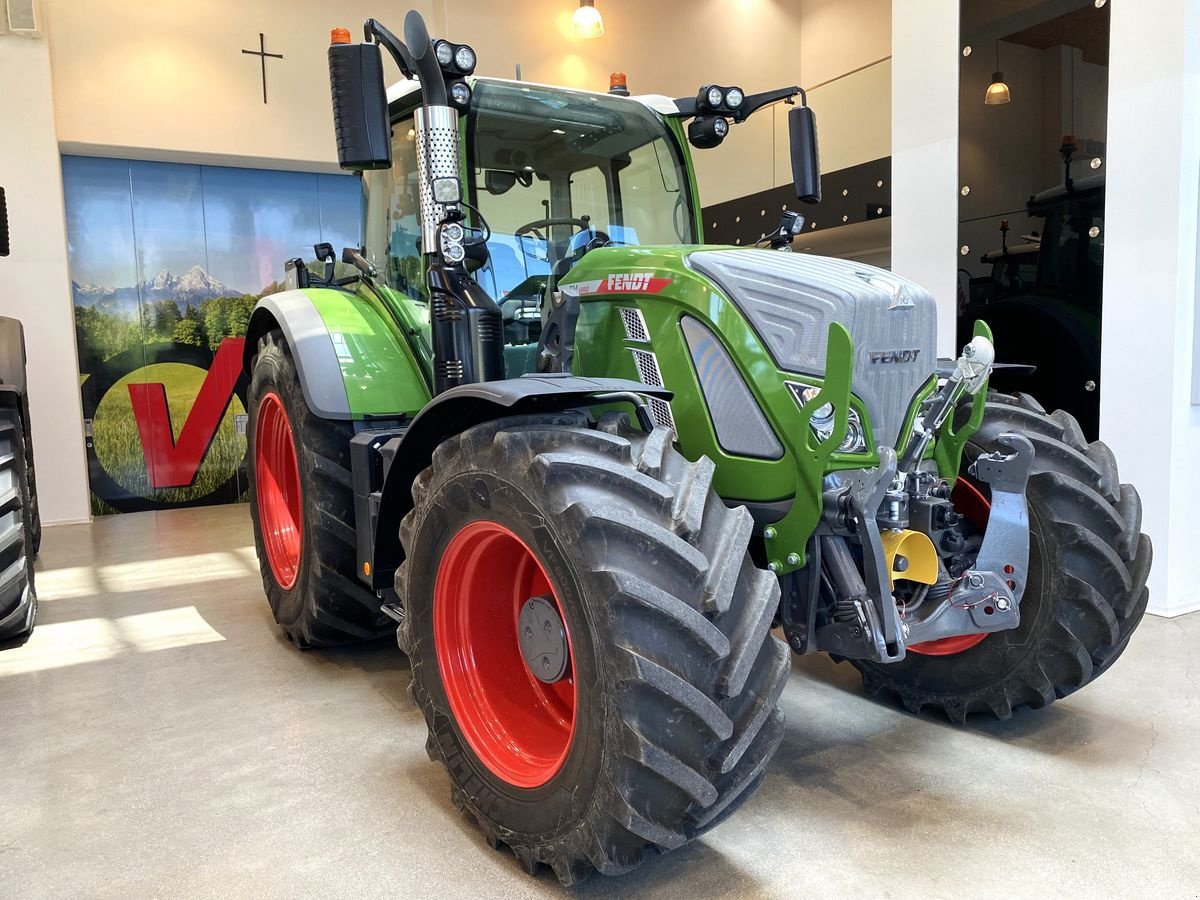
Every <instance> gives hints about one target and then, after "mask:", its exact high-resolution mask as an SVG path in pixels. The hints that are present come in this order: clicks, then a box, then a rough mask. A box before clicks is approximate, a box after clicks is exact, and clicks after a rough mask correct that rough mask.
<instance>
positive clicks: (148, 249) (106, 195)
mask: <svg viewBox="0 0 1200 900" xmlns="http://www.w3.org/2000/svg"><path fill="white" fill-rule="evenodd" d="M63 187H64V195H65V201H66V211H67V235H68V242H69V250H70V265H71V277H72V283H71V290H72V300H73V303H74V307H75V333H76V342H77V347H78V353H79V370H80V391H81V395H82V400H83V410H84V420H85V422H84V430H85V441H86V444H87V453H88V475H89V480H90V483H91V492H92V511H93V512H94V513H95V514H98V515H103V514H107V513H113V512H130V511H139V510H147V509H163V508H170V507H175V506H196V505H206V504H212V503H229V502H235V501H238V500H244V499H245V494H246V488H247V485H246V472H245V465H246V463H245V455H246V438H245V420H246V415H245V392H246V379H245V376H244V375H243V374H242V372H241V359H242V348H243V342H244V341H243V339H244V337H245V334H246V327H247V325H248V324H249V321H250V314H251V312H252V311H253V309H254V305H255V303H257V301H258V299H259V298H260V297H262V296H263V295H264V294H267V293H272V292H274V291H278V290H280V282H281V281H282V275H283V261H284V260H285V259H289V258H292V257H302V258H305V259H310V258H311V257H312V245H313V244H314V243H317V242H320V241H329V242H330V243H332V244H333V245H334V246H335V247H339V248H340V247H343V246H351V245H354V246H357V245H358V244H359V233H360V227H361V226H360V223H361V211H360V204H361V191H360V188H359V184H358V181H357V179H355V178H352V177H349V176H343V175H324V174H307V173H298V172H274V171H269V170H263V169H236V168H226V167H217V166H194V165H181V164H175V163H151V162H131V161H127V160H111V159H96V158H91V157H79V156H64V157H63Z"/></svg>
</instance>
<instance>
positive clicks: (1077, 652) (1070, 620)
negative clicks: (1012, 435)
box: [853, 394, 1152, 723]
mask: <svg viewBox="0 0 1200 900" xmlns="http://www.w3.org/2000/svg"><path fill="white" fill-rule="evenodd" d="M1005 432H1016V433H1018V434H1021V435H1023V436H1025V437H1027V438H1028V439H1029V440H1030V441H1031V442H1032V443H1033V446H1034V450H1035V453H1036V455H1035V458H1034V462H1033V468H1032V470H1031V474H1030V478H1029V484H1028V488H1027V492H1026V496H1027V499H1028V504H1029V527H1030V547H1029V579H1028V584H1027V586H1026V588H1025V594H1024V596H1023V597H1022V598H1021V607H1020V610H1021V624H1020V625H1018V626H1017V627H1016V628H1015V629H1012V630H1011V631H1000V632H996V633H993V634H989V635H987V636H986V637H985V638H984V640H983V641H981V642H980V643H978V644H976V645H975V646H973V647H971V648H970V649H967V650H964V651H963V652H961V653H955V654H953V655H947V656H923V655H920V654H918V653H911V652H910V653H908V654H907V655H906V656H905V658H904V659H903V660H902V661H901V662H899V663H894V664H892V665H880V664H878V663H872V662H867V661H863V660H856V661H853V662H854V665H855V666H856V667H857V668H858V669H859V670H860V671H861V672H862V676H863V683H864V684H865V686H866V688H867V690H868V691H870V692H871V693H872V694H884V695H890V696H892V697H895V698H897V699H898V700H899V701H900V702H901V703H903V705H904V706H905V708H906V709H908V710H909V711H911V712H914V713H915V712H920V710H921V709H922V708H923V707H925V706H931V707H934V708H937V709H941V710H942V711H944V712H945V714H946V715H947V716H948V717H949V718H950V719H951V720H952V721H955V722H960V723H961V722H963V721H965V719H966V717H967V715H968V714H970V713H974V712H990V713H991V714H992V715H994V716H996V717H997V718H1000V719H1007V718H1009V717H1010V716H1011V715H1012V711H1013V709H1014V708H1017V707H1020V706H1029V707H1032V708H1040V707H1043V706H1048V705H1049V704H1051V703H1053V702H1054V701H1055V700H1056V699H1059V698H1061V697H1065V696H1067V695H1068V694H1071V693H1073V692H1075V691H1077V690H1079V688H1081V687H1083V686H1084V685H1086V684H1088V683H1090V682H1091V681H1094V680H1095V679H1096V678H1097V677H1098V676H1099V675H1100V674H1101V673H1103V672H1104V671H1106V670H1107V669H1108V668H1109V667H1110V666H1111V665H1112V664H1113V663H1114V662H1115V661H1116V659H1117V657H1119V656H1120V655H1121V654H1122V653H1123V652H1124V650H1125V648H1126V646H1128V644H1129V638H1130V636H1131V635H1132V634H1133V631H1134V629H1135V628H1137V626H1138V623H1139V622H1141V620H1142V616H1143V615H1144V613H1145V612H1146V604H1147V602H1148V601H1149V597H1150V593H1149V590H1148V589H1147V588H1146V578H1147V576H1148V575H1149V573H1150V562H1151V557H1152V552H1151V547H1150V539H1149V538H1148V537H1147V536H1146V535H1144V534H1142V533H1141V523H1142V503H1141V499H1140V498H1139V497H1138V493H1137V491H1136V490H1135V489H1134V488H1133V486H1132V485H1128V484H1121V483H1120V482H1119V480H1118V477H1117V466H1116V461H1115V460H1114V458H1113V455H1112V451H1110V450H1109V449H1108V447H1107V446H1105V445H1104V444H1103V443H1101V442H1099V441H1096V442H1093V443H1091V444H1089V443H1088V442H1087V441H1086V440H1085V439H1084V437H1083V433H1082V431H1081V430H1080V428H1079V425H1078V423H1077V422H1076V421H1075V419H1074V418H1072V417H1071V416H1070V415H1068V414H1067V413H1065V412H1062V411H1061V410H1059V411H1057V412H1054V413H1047V412H1046V411H1045V409H1043V408H1042V406H1041V405H1040V404H1039V403H1038V402H1037V401H1036V400H1034V399H1033V398H1032V397H1029V396H1028V395H1025V394H1017V395H1013V396H1010V395H1006V394H989V396H988V401H987V408H986V412H985V413H984V418H983V424H982V425H981V426H980V428H979V431H978V432H977V433H976V434H975V435H973V436H972V438H971V440H970V442H969V443H968V444H967V447H966V450H965V452H964V456H965V457H966V459H965V460H964V468H965V464H966V463H967V462H970V461H973V460H974V459H975V457H977V456H979V454H981V453H985V452H991V451H994V450H997V449H999V447H1000V445H999V444H998V442H997V439H998V438H999V436H1000V435H1001V434H1003V433H1005Z"/></svg>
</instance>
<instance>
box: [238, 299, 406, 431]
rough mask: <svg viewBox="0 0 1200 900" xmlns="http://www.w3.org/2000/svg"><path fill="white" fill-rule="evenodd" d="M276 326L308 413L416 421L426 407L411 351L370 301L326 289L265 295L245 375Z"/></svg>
mask: <svg viewBox="0 0 1200 900" xmlns="http://www.w3.org/2000/svg"><path fill="white" fill-rule="evenodd" d="M276 328H278V329H279V330H280V331H282V332H283V336H284V338H285V339H286V340H287V343H288V348H289V349H290V350H291V353H292V358H293V359H294V360H295V361H296V371H297V373H298V374H299V376H300V387H301V388H302V390H303V392H304V399H305V401H306V402H307V403H308V407H309V409H311V410H312V411H313V413H315V414H316V415H318V416H320V417H322V418H324V419H342V420H354V419H367V418H372V417H377V418H396V417H399V416H402V415H410V416H411V415H416V413H417V412H418V411H419V410H420V409H421V408H422V407H423V406H425V404H426V403H428V402H429V386H428V383H427V382H426V379H425V376H424V374H423V373H422V371H421V368H420V366H419V365H418V364H417V361H416V359H415V357H414V356H413V354H412V350H411V349H410V348H409V346H408V343H407V341H406V340H405V338H404V336H403V335H402V334H401V332H400V330H399V328H398V327H397V326H396V325H395V323H394V322H393V321H392V320H391V318H390V317H389V316H388V315H387V313H386V312H385V311H384V310H383V308H382V306H381V305H380V304H379V303H378V302H376V301H374V300H373V298H370V297H367V296H364V295H363V294H357V293H351V292H350V291H341V290H333V289H329V288H305V289H302V290H296V291H283V292H281V293H278V294H268V295H267V296H266V297H263V298H262V299H261V300H259V301H258V305H257V306H255V308H254V312H253V314H252V315H251V316H250V324H249V327H248V328H247V329H246V344H245V349H244V350H243V354H244V355H243V358H242V366H243V368H244V369H245V371H246V375H247V376H248V377H249V376H250V374H251V371H250V370H251V368H252V366H253V363H254V355H255V353H257V352H258V342H259V340H260V339H261V338H262V337H263V335H265V334H267V333H268V332H270V331H272V330H273V329H276Z"/></svg>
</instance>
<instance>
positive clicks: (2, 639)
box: [0, 188, 42, 648]
mask: <svg viewBox="0 0 1200 900" xmlns="http://www.w3.org/2000/svg"><path fill="white" fill-rule="evenodd" d="M8 253H9V245H8V206H7V202H6V200H5V195H4V189H3V188H0V256H8ZM25 384H26V379H25V332H24V329H22V327H21V323H20V322H18V321H17V320H16V319H10V318H8V317H6V316H0V648H3V647H4V646H6V645H8V644H9V643H14V642H16V641H19V640H21V639H23V638H25V637H27V636H28V635H29V633H30V632H31V631H33V620H34V616H35V615H36V613H37V595H36V594H35V593H34V588H33V558H34V557H35V556H36V555H37V552H38V545H39V544H41V540H42V523H41V519H40V517H39V516H38V508H37V488H36V486H35V484H34V480H33V442H32V440H31V439H30V434H29V402H28V399H27V397H26V394H25Z"/></svg>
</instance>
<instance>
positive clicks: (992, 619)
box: [765, 327, 1034, 663]
mask: <svg viewBox="0 0 1200 900" xmlns="http://www.w3.org/2000/svg"><path fill="white" fill-rule="evenodd" d="M981 331H982V332H984V333H980V334H978V335H977V336H976V337H975V338H974V339H973V340H972V341H971V343H969V344H968V345H967V346H966V347H964V349H963V354H962V356H961V357H959V359H958V360H957V362H956V363H955V366H954V368H953V370H952V371H950V372H949V373H948V377H947V378H946V380H945V382H944V383H943V384H942V386H941V387H940V388H939V389H938V390H937V391H936V392H934V393H933V394H932V395H930V396H929V397H928V398H927V399H926V400H925V401H924V402H923V404H922V405H921V410H920V414H919V416H918V420H917V426H916V428H915V429H914V431H913V434H912V436H911V438H910V440H909V443H908V445H907V446H906V448H905V450H904V453H903V455H902V456H900V457H898V456H897V454H896V451H895V450H893V449H892V448H890V447H882V448H881V449H880V452H879V465H878V466H877V467H875V468H872V469H862V470H856V471H847V472H837V473H832V474H828V475H826V476H824V478H823V481H822V485H821V504H820V507H819V508H820V509H821V513H820V521H819V522H818V524H817V526H816V528H815V529H814V530H813V531H812V535H811V537H810V538H809V540H808V543H807V548H806V553H805V560H804V566H803V567H802V568H797V569H795V570H794V571H793V572H790V573H786V574H783V578H784V581H785V586H784V602H783V605H782V609H781V619H782V623H783V627H784V631H785V633H786V634H787V637H788V642H789V644H790V645H791V647H792V649H793V650H795V651H796V652H797V653H811V652H815V651H826V652H829V653H832V654H835V655H837V656H841V657H846V658H853V659H863V660H871V661H874V662H879V663H892V662H898V661H900V660H902V659H903V658H904V656H905V653H906V651H907V649H908V648H909V647H911V646H913V645H920V644H926V643H927V642H932V641H939V640H943V639H946V638H954V639H958V640H962V639H969V638H971V637H973V636H978V637H980V638H982V636H983V635H985V634H989V633H991V632H995V631H1004V630H1007V629H1012V628H1016V627H1017V625H1018V624H1019V623H1020V600H1021V595H1022V592H1023V590H1024V587H1025V583H1026V579H1027V572H1028V565H1029V513H1028V509H1027V506H1026V501H1025V486H1026V482H1027V481H1028V478H1029V473H1030V468H1031V466H1032V464H1033V458H1034V450H1033V445H1032V444H1031V443H1030V442H1029V440H1028V439H1027V438H1025V437H1022V436H1021V435H1018V434H1015V433H1008V434H1005V435H1002V436H1001V443H1002V444H1003V446H1004V447H1005V448H1006V449H1007V450H1009V451H1011V452H1008V453H1004V452H999V451H997V452H993V453H988V454H983V455H981V456H979V457H978V458H977V459H976V460H975V461H974V462H973V463H972V464H971V466H970V467H969V469H968V475H969V476H970V481H969V482H967V483H966V484H964V486H963V489H964V490H968V491H975V492H976V493H977V494H979V496H982V494H981V493H979V488H980V487H986V488H987V490H988V493H989V494H990V511H989V514H988V520H987V523H986V530H984V531H983V534H982V538H981V539H980V536H979V535H978V534H973V533H972V532H975V531H978V530H980V529H979V528H978V527H976V526H974V525H973V524H972V523H971V522H969V521H968V520H967V519H966V518H965V517H964V516H962V515H961V514H960V513H958V512H957V511H956V510H955V507H954V505H953V503H952V501H951V492H952V489H953V487H954V482H955V480H956V472H957V468H958V462H959V458H960V456H961V450H962V446H963V444H964V443H965V441H966V439H967V438H968V437H970V435H971V433H972V432H973V431H974V427H972V426H973V424H974V425H975V426H977V424H978V423H977V422H974V423H972V421H970V420H972V419H976V418H977V417H976V416H974V415H970V414H969V416H968V421H967V422H965V423H963V424H962V426H961V427H960V428H959V429H958V430H957V431H954V430H953V424H952V422H951V418H952V414H953V412H954V410H956V409H957V408H959V407H960V405H962V404H963V401H964V400H965V399H966V398H967V397H972V398H973V400H972V402H971V404H970V406H969V407H968V408H969V409H970V410H971V413H973V412H974V409H975V408H976V407H978V405H979V404H978V402H977V401H979V400H982V396H981V394H982V392H983V391H984V389H985V386H986V384H987V378H988V375H989V374H990V372H991V368H992V363H993V359H994V351H993V348H992V344H991V341H990V340H989V339H988V337H987V336H986V327H984V328H983V329H981ZM839 342H844V343H848V335H845V333H844V332H843V333H842V334H838V333H836V332H835V331H834V329H831V335H830V344H831V346H830V352H829V354H828V358H829V359H831V360H833V359H836V358H842V359H848V358H849V355H850V354H849V353H848V352H845V351H843V352H841V353H837V352H835V350H834V345H835V344H837V343H839ZM846 374H847V376H848V374H849V373H848V372H847V373H846ZM842 381H844V382H846V384H845V385H842V389H843V390H842V392H846V391H845V389H846V388H848V381H849V379H848V377H847V378H844V379H838V378H836V377H834V375H833V373H832V372H831V373H830V377H829V378H828V380H827V382H826V384H827V389H828V390H831V391H832V392H834V393H835V394H836V393H839V391H838V387H839V384H840V382H842ZM844 401H845V398H842V403H841V404H837V403H836V401H835V407H836V406H839V405H840V407H841V408H843V409H845V408H846V404H845V402H844ZM821 402H822V401H821V398H819V397H818V398H817V399H816V400H814V401H813V403H812V404H811V405H812V406H813V407H816V406H819V405H820V403H821ZM844 427H845V426H844V423H838V424H837V425H836V426H835V428H834V433H833V434H832V435H830V437H829V438H828V439H827V440H826V441H824V442H822V444H823V445H828V446H832V447H836V446H837V445H838V443H840V441H841V439H842V436H841V434H839V431H841V430H844ZM935 436H938V437H939V440H940V441H942V442H943V443H944V444H945V445H948V446H947V447H946V448H945V452H944V453H940V454H936V456H937V457H939V458H940V459H939V461H940V460H944V461H945V463H946V469H945V470H943V471H942V472H940V473H939V472H937V471H934V470H933V469H934V463H933V460H932V459H930V457H931V456H933V455H935V454H931V452H930V445H931V443H932V441H933V439H934V437H935ZM811 449H813V450H819V447H816V446H813V447H811ZM778 536H779V534H778V529H777V528H773V527H768V528H767V529H765V538H766V540H767V542H768V546H769V545H770V542H771V541H773V540H776V539H778ZM787 562H788V563H795V562H796V559H795V557H794V556H793V557H790V558H789V559H788V560H787ZM772 568H774V569H775V570H776V571H779V570H780V569H781V568H782V567H781V566H780V564H779V563H777V562H776V563H773V564H772Z"/></svg>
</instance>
